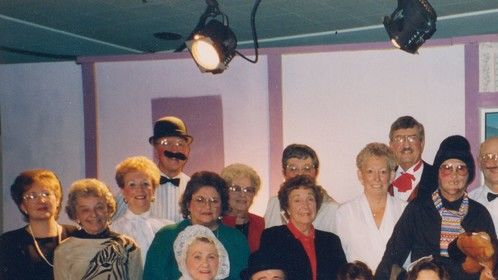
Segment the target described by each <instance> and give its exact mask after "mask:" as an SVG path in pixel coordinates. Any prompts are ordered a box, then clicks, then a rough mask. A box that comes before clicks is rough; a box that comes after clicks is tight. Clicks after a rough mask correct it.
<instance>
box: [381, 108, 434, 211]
mask: <svg viewBox="0 0 498 280" xmlns="http://www.w3.org/2000/svg"><path fill="white" fill-rule="evenodd" d="M424 144H425V133H424V126H423V125H422V124H421V123H419V122H418V121H417V120H416V119H414V118H413V117H412V116H402V117H399V118H398V119H397V120H396V121H394V123H393V124H392V125H391V130H390V131H389V145H390V147H391V149H392V150H393V152H394V154H395V156H396V161H397V163H398V167H397V168H396V176H395V179H394V181H393V183H392V184H391V186H390V187H389V193H390V194H391V195H393V196H395V197H397V198H399V199H401V200H404V201H408V202H410V201H412V200H413V199H415V198H416V197H417V196H424V195H428V196H430V195H431V194H432V193H433V192H434V191H435V190H436V189H437V178H436V172H435V171H434V168H433V167H432V165H430V164H428V163H426V162H425V161H423V160H422V152H423V151H424Z"/></svg>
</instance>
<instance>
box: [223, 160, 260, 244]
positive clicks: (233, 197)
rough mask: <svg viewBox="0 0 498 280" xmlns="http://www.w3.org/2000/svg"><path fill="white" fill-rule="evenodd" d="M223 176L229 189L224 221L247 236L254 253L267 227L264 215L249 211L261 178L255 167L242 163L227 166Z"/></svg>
mask: <svg viewBox="0 0 498 280" xmlns="http://www.w3.org/2000/svg"><path fill="white" fill-rule="evenodd" d="M221 177H223V179H225V181H226V182H227V184H228V189H229V193H228V194H229V199H228V212H227V213H226V214H225V216H223V223H224V224H225V225H228V226H231V227H235V228H237V229H238V230H240V231H241V232H242V233H243V234H244V235H245V236H246V238H247V240H248V241H249V249H250V250H251V253H252V252H254V251H256V250H258V248H259V241H260V239H261V233H262V232H263V230H264V229H265V220H264V219H263V217H261V216H258V215H255V214H252V213H249V208H250V207H251V205H252V202H253V200H254V196H256V194H257V193H258V191H259V189H260V186H261V179H260V178H259V175H258V173H256V171H255V170H254V169H252V168H251V167H249V166H247V165H245V164H241V163H235V164H231V165H229V166H227V167H225V168H224V169H223V170H222V171H221Z"/></svg>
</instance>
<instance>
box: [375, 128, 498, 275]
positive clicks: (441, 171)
mask: <svg viewBox="0 0 498 280" xmlns="http://www.w3.org/2000/svg"><path fill="white" fill-rule="evenodd" d="M433 166H434V168H435V169H436V170H438V189H437V190H436V191H434V192H433V193H432V196H431V197H425V198H420V199H418V198H417V199H416V200H414V201H412V202H411V203H410V204H408V206H407V207H406V209H405V211H404V212H403V214H402V215H401V217H400V219H399V221H398V223H397V224H396V226H395V227H394V230H393V234H392V236H391V238H390V239H389V241H388V243H387V246H386V251H385V252H384V256H383V257H382V261H381V263H380V264H379V266H378V268H377V271H376V274H375V279H389V277H390V275H391V269H392V267H393V266H398V267H401V266H402V265H403V262H404V261H405V259H406V258H407V257H408V255H409V254H410V253H411V261H415V260H418V259H420V258H421V257H425V256H428V255H432V256H433V257H434V259H435V260H436V261H437V262H438V263H439V264H441V265H442V266H443V267H444V268H445V269H446V270H447V271H448V273H449V275H450V279H479V274H467V273H465V272H464V271H463V269H462V266H461V263H460V262H461V261H463V257H462V254H461V252H459V251H458V248H457V247H456V246H455V243H456V242H453V241H454V240H455V239H456V238H457V236H458V235H459V234H461V233H463V232H479V231H484V232H487V233H488V234H489V235H490V236H492V238H496V233H495V229H494V226H493V221H492V220H491V216H490V214H489V212H488V211H487V210H486V208H485V207H484V206H482V205H481V204H479V203H477V202H476V201H474V200H472V199H469V197H468V195H467V192H466V189H467V186H468V185H469V184H470V183H471V182H472V180H473V179H474V174H475V165H474V160H473V157H472V154H471V151H470V145H469V142H468V141H467V139H465V138H464V137H462V136H459V135H454V136H450V137H448V138H446V139H445V140H443V142H442V143H441V145H440V146H439V150H438V152H437V153H436V157H435V158H434V164H433Z"/></svg>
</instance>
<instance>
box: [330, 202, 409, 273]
mask: <svg viewBox="0 0 498 280" xmlns="http://www.w3.org/2000/svg"><path fill="white" fill-rule="evenodd" d="M406 205H407V203H406V202H405V201H402V200H400V199H397V198H395V197H392V196H390V195H387V202H386V208H385V210H384V217H383V218H382V223H381V224H380V227H379V228H377V225H376V224H375V220H374V217H373V215H372V211H371V209H370V206H369V204H368V200H367V197H366V196H365V194H364V193H363V194H361V195H360V196H358V197H356V198H354V199H353V200H350V201H348V202H346V203H344V204H342V205H341V206H340V207H339V209H337V218H336V219H337V235H339V237H340V238H341V243H342V248H343V249H344V253H345V254H346V258H347V260H348V262H353V261H355V260H359V261H362V262H364V263H366V264H367V265H368V267H369V268H370V269H372V271H375V270H376V269H377V266H378V265H379V263H380V261H381V259H382V256H383V255H384V251H385V249H386V244H387V241H388V240H389V238H390V237H391V234H392V231H393V229H394V226H395V225H396V223H397V221H398V219H399V217H400V216H401V214H402V213H403V210H404V209H405V206H406Z"/></svg>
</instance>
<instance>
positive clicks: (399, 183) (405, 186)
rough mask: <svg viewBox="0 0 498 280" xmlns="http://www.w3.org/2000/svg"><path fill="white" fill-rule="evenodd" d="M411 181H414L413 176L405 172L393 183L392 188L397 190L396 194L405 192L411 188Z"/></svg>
mask: <svg viewBox="0 0 498 280" xmlns="http://www.w3.org/2000/svg"><path fill="white" fill-rule="evenodd" d="M413 181H415V176H413V174H410V173H406V172H405V173H403V174H401V176H399V177H398V178H396V180H394V181H393V186H394V187H395V188H397V189H398V192H406V191H408V190H411V189H412V188H413V186H412V184H413Z"/></svg>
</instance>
